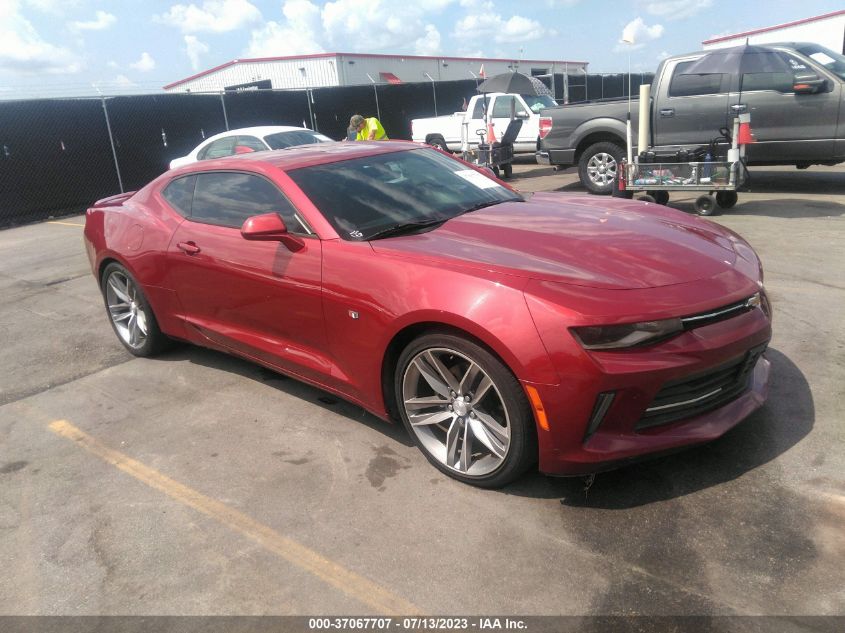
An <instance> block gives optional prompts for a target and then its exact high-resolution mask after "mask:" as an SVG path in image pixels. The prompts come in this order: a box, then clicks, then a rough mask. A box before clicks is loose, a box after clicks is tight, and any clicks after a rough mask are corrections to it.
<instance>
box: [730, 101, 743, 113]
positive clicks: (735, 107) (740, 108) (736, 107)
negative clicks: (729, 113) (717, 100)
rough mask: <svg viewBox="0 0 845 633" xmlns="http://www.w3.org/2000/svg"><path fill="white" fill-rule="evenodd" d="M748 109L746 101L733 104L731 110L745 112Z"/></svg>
mask: <svg viewBox="0 0 845 633" xmlns="http://www.w3.org/2000/svg"><path fill="white" fill-rule="evenodd" d="M746 109H747V106H746V105H745V104H744V103H736V104H734V105H732V106H731V110H733V111H734V112H745V111H746Z"/></svg>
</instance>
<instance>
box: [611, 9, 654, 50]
mask: <svg viewBox="0 0 845 633" xmlns="http://www.w3.org/2000/svg"><path fill="white" fill-rule="evenodd" d="M663 31H664V29H663V26H662V25H660V24H655V25H653V26H648V25H647V24H646V23H645V22H644V21H643V19H642V18H640V17H637V18H635V19H633V20H631V21H630V22H628V24H626V25H625V28H624V29H622V35H621V37H620V38H619V40H620V42H619V44H617V46H616V48H614V49H613V50H614V51H616V52H620V51H627V50H632V51H633V50H637V49H638V48H642V47H643V46H645V43H646V42H649V41H651V40H656V39H658V38H660V37H661V36H662V35H663ZM627 42H633V44H629V43H627Z"/></svg>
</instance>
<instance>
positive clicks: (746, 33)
mask: <svg viewBox="0 0 845 633" xmlns="http://www.w3.org/2000/svg"><path fill="white" fill-rule="evenodd" d="M837 15H845V9H843V10H841V11H833V12H831V13H825V14H824V15H816V16H813V17H811V18H804V19H803V20H795V21H794V22H786V23H785V24H776V25H775V26H766V27H764V28H761V29H754V30H752V31H743V32H742V33H735V34H733V35H722V36H720V37H714V38H712V39H709V40H704V41H703V42H702V44H715V43H716V42H724V41H726V40H733V39H736V38H738V37H746V36H749V35H757V34H758V33H767V32H769V31H777V30H778V29H785V28H787V27H790V26H799V25H801V24H806V23H808V22H816V21H818V20H826V19H827V18H833V17H836V16H837Z"/></svg>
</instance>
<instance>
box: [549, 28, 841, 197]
mask: <svg viewBox="0 0 845 633" xmlns="http://www.w3.org/2000/svg"><path fill="white" fill-rule="evenodd" d="M765 47H766V48H768V49H771V50H774V51H776V52H777V54H778V55H781V56H783V57H784V59H785V61H786V62H787V64H788V66H789V67H790V68H791V69H792V70H791V72H788V73H784V72H781V73H753V74H744V75H742V76H741V77H740V76H737V75H731V74H715V73H714V74H696V75H688V74H684V70H685V69H686V68H688V67H689V66H690V64H692V63H693V62H694V61H696V60H698V59H700V58H701V57H702V56H703V55H705V54H707V51H700V52H697V53H690V54H688V55H677V56H675V57H670V58H668V59H665V60H664V61H663V62H661V64H660V66H659V67H658V69H657V73H656V74H655V76H654V81H653V83H652V86H651V95H652V96H651V106H650V112H651V125H650V128H651V129H650V134H651V146H652V147H653V148H654V149H655V150H657V151H658V152H659V151H662V150H665V151H674V150H677V149H692V148H696V147H700V146H702V145H707V144H708V143H710V141H711V140H713V139H714V138H716V137H718V136H719V130H720V128H728V129H730V125H729V121H730V120H732V118H733V116H734V115H735V114H737V113H741V112H750V113H751V128H752V130H753V133H754V137H755V138H756V140H757V141H758V142H757V143H754V144H752V145H750V146H748V150H747V158H748V164H749V165H796V166H797V167H798V168H799V169H805V168H807V167H809V166H810V165H835V164H837V163H841V162H843V161H845V105H843V98H845V56H842V55H840V54H838V53H835V52H833V51H831V50H829V49H826V48H824V47H823V46H819V45H818V44H810V43H794V42H792V43H783V44H766V45H765ZM740 88H741V91H740ZM638 109H639V103H638V99H633V100H632V104H631V112H632V114H631V123H632V126H633V142H634V143H636V142H637V127H638V126H637V118H638V117H637V112H638ZM627 112H628V103H627V100H625V99H621V100H614V101H604V102H592V103H584V104H575V105H565V106H558V107H554V108H547V109H545V110H543V112H542V115H543V118H545V119H546V120H545V121H544V120H543V118H541V120H540V130H541V132H540V134H541V138H540V139H539V141H538V147H537V162H538V163H540V164H543V165H556V166H560V167H570V166H572V165H578V174H579V177H580V179H581V182H582V183H583V185H584V186H585V187H586V188H587V189H588V190H589V191H591V192H593V193H598V194H606V193H610V190H611V188H612V185H613V178H614V177H615V175H616V165H617V164H618V163H619V161H620V160H621V159H622V157H623V156H624V155H625V120H626V116H627ZM637 151H638V150H637V148H634V153H635V154H636V152H637Z"/></svg>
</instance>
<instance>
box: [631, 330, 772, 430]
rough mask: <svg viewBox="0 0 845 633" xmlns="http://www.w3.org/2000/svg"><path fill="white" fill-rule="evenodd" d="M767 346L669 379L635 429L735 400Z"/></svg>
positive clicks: (683, 416) (685, 416)
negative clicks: (689, 374) (710, 366)
mask: <svg viewBox="0 0 845 633" xmlns="http://www.w3.org/2000/svg"><path fill="white" fill-rule="evenodd" d="M765 349H766V346H765V345H760V346H758V347H755V348H753V349H751V350H749V351H748V352H747V353H746V354H744V355H743V356H740V357H739V358H736V359H734V360H732V361H730V362H728V363H725V364H724V365H720V366H719V367H715V368H713V369H709V370H707V371H706V372H703V373H700V374H696V375H694V376H688V377H686V378H682V379H680V380H673V381H671V382H667V383H666V384H665V385H663V388H662V389H661V390H660V391H659V392H658V393H657V395H656V396H655V397H654V400H653V401H652V403H651V405H650V406H649V407H648V409H646V410H645V413H644V414H643V416H642V417H641V418H640V420H639V422H637V426H636V429H637V430H638V431H639V430H642V429H646V428H649V427H652V426H658V425H660V424H669V423H670V422H677V421H678V420H684V419H687V418H692V417H694V416H696V415H701V414H702V413H707V412H708V411H712V410H713V409H718V408H719V407H721V406H723V405H725V404H727V403H728V402H731V401H732V400H735V399H736V398H738V397H739V396H740V395H742V394H743V393H744V392H745V391H746V390H747V389H748V384H749V381H750V378H751V372H752V370H753V369H754V366H755V365H756V364H757V361H758V360H759V358H760V356H761V355H762V354H763V352H764V351H765Z"/></svg>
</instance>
